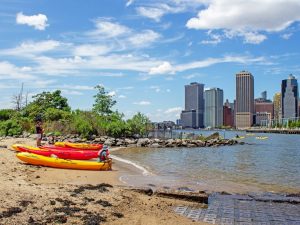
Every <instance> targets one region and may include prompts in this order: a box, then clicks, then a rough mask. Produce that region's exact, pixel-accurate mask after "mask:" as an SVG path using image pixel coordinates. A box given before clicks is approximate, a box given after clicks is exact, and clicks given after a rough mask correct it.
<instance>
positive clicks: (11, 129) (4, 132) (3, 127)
mask: <svg viewBox="0 0 300 225" xmlns="http://www.w3.org/2000/svg"><path fill="white" fill-rule="evenodd" d="M22 132H23V129H22V126H21V125H20V123H19V122H18V121H16V120H6V121H3V122H1V123H0V135H1V136H14V135H20V134H22Z"/></svg>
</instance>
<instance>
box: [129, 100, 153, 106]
mask: <svg viewBox="0 0 300 225" xmlns="http://www.w3.org/2000/svg"><path fill="white" fill-rule="evenodd" d="M133 104H135V105H141V106H142V105H150V104H151V103H150V102H148V101H140V102H134V103H133Z"/></svg>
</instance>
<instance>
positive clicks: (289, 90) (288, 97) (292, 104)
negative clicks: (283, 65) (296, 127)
mask: <svg viewBox="0 0 300 225" xmlns="http://www.w3.org/2000/svg"><path fill="white" fill-rule="evenodd" d="M298 96H299V93H298V82H297V79H296V78H295V77H294V76H293V75H289V78H288V79H286V80H283V81H282V82H281V112H282V118H293V117H297V116H298Z"/></svg>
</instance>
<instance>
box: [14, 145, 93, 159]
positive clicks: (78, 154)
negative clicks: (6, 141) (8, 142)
mask: <svg viewBox="0 0 300 225" xmlns="http://www.w3.org/2000/svg"><path fill="white" fill-rule="evenodd" d="M18 150H19V151H20V152H29V153H34V154H38V155H43V156H47V157H50V156H52V155H53V156H55V157H57V158H61V159H76V160H88V159H93V158H97V157H98V152H97V151H87V150H84V151H73V150H59V149H43V148H35V147H32V146H26V147H25V146H18Z"/></svg>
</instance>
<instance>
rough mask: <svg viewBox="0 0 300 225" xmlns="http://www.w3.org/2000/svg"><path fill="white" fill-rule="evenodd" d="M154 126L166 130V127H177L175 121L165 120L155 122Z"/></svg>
mask: <svg viewBox="0 0 300 225" xmlns="http://www.w3.org/2000/svg"><path fill="white" fill-rule="evenodd" d="M153 126H154V128H155V129H158V130H161V129H163V130H165V129H171V128H173V127H175V123H174V122H173V121H163V122H158V123H157V122H156V123H153Z"/></svg>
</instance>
